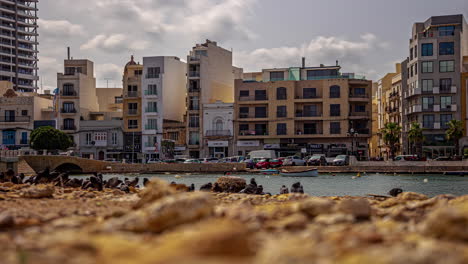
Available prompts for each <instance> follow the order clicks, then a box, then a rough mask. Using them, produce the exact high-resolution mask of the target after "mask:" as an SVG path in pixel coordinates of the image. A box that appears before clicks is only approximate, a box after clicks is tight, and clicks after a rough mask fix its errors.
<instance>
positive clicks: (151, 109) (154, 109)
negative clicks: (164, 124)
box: [145, 107, 158, 113]
mask: <svg viewBox="0 0 468 264" xmlns="http://www.w3.org/2000/svg"><path fill="white" fill-rule="evenodd" d="M145 112H146V113H157V112H158V109H157V108H153V107H146V108H145Z"/></svg>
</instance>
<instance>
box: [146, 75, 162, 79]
mask: <svg viewBox="0 0 468 264" xmlns="http://www.w3.org/2000/svg"><path fill="white" fill-rule="evenodd" d="M145 78H146V79H158V78H159V74H146V75H145Z"/></svg>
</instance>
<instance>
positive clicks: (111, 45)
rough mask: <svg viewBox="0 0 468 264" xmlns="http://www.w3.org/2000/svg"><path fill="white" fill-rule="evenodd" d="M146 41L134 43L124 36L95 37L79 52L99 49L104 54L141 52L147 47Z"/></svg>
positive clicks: (82, 46)
mask: <svg viewBox="0 0 468 264" xmlns="http://www.w3.org/2000/svg"><path fill="white" fill-rule="evenodd" d="M147 45H148V44H147V42H146V41H135V40H130V38H129V37H128V36H126V35H124V34H112V35H97V36H95V37H94V38H92V39H90V40H89V41H88V42H86V43H85V44H83V45H81V47H80V49H81V50H92V49H100V50H103V51H106V52H111V53H112V52H122V51H125V50H130V51H131V50H143V49H145V48H146V47H147Z"/></svg>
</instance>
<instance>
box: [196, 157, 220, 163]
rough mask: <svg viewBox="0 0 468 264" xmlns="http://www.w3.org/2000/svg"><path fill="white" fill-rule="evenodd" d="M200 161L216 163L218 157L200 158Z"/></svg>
mask: <svg viewBox="0 0 468 264" xmlns="http://www.w3.org/2000/svg"><path fill="white" fill-rule="evenodd" d="M200 161H201V162H202V163H218V162H219V159H218V158H204V159H201V160H200Z"/></svg>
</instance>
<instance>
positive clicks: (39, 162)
mask: <svg viewBox="0 0 468 264" xmlns="http://www.w3.org/2000/svg"><path fill="white" fill-rule="evenodd" d="M21 158H22V159H23V160H24V161H26V163H28V165H29V166H30V167H31V168H32V169H33V170H34V171H35V172H36V173H37V172H39V171H42V170H44V169H45V168H49V169H50V170H51V171H52V170H58V171H69V172H72V173H92V172H101V173H164V172H174V173H177V172H187V173H224V172H227V171H245V164H244V163H205V164H203V163H202V164H165V163H161V164H123V163H115V162H106V161H100V160H91V159H84V158H78V157H71V156H21Z"/></svg>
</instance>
